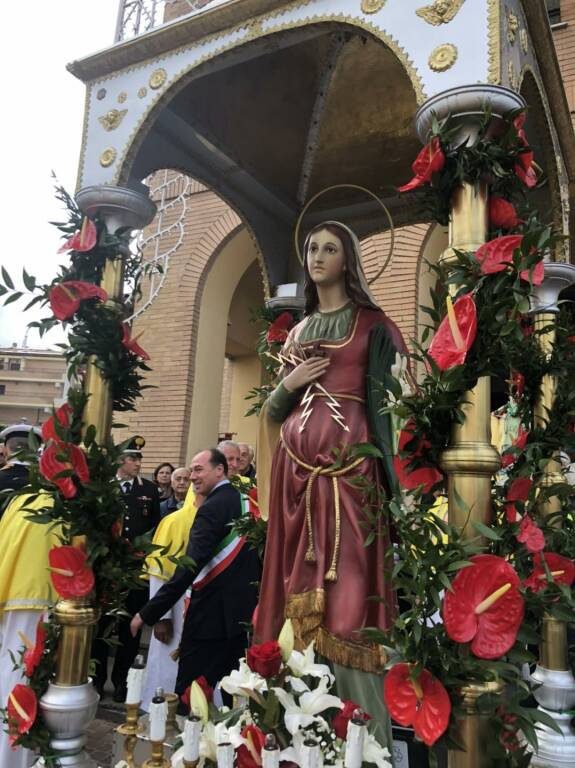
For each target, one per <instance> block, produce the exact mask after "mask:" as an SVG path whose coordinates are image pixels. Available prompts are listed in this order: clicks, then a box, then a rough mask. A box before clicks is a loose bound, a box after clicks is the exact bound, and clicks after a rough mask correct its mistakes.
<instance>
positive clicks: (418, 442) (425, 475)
mask: <svg viewBox="0 0 575 768" xmlns="http://www.w3.org/2000/svg"><path fill="white" fill-rule="evenodd" d="M413 430H414V422H413V421H412V420H410V421H408V422H407V424H406V425H405V427H404V428H403V429H402V430H401V432H400V435H399V445H398V452H399V453H400V454H401V453H402V452H404V451H406V450H411V449H408V448H407V446H408V445H409V444H410V443H411V444H412V445H413V449H412V450H411V452H410V454H409V455H408V456H406V457H405V458H401V456H394V457H393V468H394V469H395V474H396V475H397V479H398V481H399V483H400V485H401V486H402V488H407V489H410V490H412V489H414V488H418V487H419V486H420V485H423V492H424V493H429V491H430V490H431V489H432V488H433V486H434V485H435V484H436V483H438V482H439V481H440V480H441V478H442V477H443V475H442V474H441V472H440V471H439V470H438V469H437V467H430V466H427V467H425V466H417V467H414V468H413V469H411V468H410V467H411V464H412V462H413V460H414V459H418V458H421V457H422V456H423V455H424V454H425V452H426V450H427V449H428V448H429V445H430V444H429V440H427V439H426V437H425V436H424V435H422V436H420V437H418V436H416V435H415V433H414V431H413ZM412 441H413V442H412Z"/></svg>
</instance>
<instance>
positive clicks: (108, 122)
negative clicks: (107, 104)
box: [98, 109, 128, 131]
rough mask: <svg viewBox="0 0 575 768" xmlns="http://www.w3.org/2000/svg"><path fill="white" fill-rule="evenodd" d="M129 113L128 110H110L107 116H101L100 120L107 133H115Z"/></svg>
mask: <svg viewBox="0 0 575 768" xmlns="http://www.w3.org/2000/svg"><path fill="white" fill-rule="evenodd" d="M127 112H128V110H127V109H109V110H108V111H107V112H106V114H105V115H100V117H99V118H98V120H99V121H100V123H101V125H102V126H103V128H104V130H105V131H113V130H115V129H116V128H117V127H118V126H119V125H120V123H121V122H122V120H123V119H124V117H125V116H126V114H127Z"/></svg>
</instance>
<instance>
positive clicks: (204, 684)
mask: <svg viewBox="0 0 575 768" xmlns="http://www.w3.org/2000/svg"><path fill="white" fill-rule="evenodd" d="M194 682H196V683H197V684H198V685H199V686H200V688H201V689H202V691H203V692H204V696H205V697H206V701H207V702H208V703H209V702H210V701H213V700H214V689H213V688H212V686H211V685H210V684H209V683H208V681H207V680H206V678H205V677H204V676H203V675H200V677H197V678H196V679H195V680H194ZM191 688H192V686H191V685H188V687H187V688H186V690H185V691H184V692H183V693H182V695H181V696H180V700H181V701H182V702H183V703H184V704H185V705H186V709H187V710H188V711H189V709H190V690H191Z"/></svg>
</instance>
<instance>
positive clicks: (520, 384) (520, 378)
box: [509, 371, 525, 430]
mask: <svg viewBox="0 0 575 768" xmlns="http://www.w3.org/2000/svg"><path fill="white" fill-rule="evenodd" d="M509 385H510V388H511V394H512V395H513V396H514V397H523V393H524V392H525V376H524V375H523V374H522V373H520V372H519V371H512V372H511V379H510V380H509ZM519 429H520V430H521V427H519Z"/></svg>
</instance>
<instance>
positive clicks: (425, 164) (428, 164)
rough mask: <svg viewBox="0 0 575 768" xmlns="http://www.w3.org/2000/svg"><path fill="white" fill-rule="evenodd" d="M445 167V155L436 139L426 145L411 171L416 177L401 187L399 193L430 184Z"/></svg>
mask: <svg viewBox="0 0 575 768" xmlns="http://www.w3.org/2000/svg"><path fill="white" fill-rule="evenodd" d="M444 165H445V155H444V154H443V151H442V149H441V144H440V143H439V139H438V138H437V137H435V138H434V139H432V140H431V141H430V142H429V144H426V145H425V146H424V147H423V149H422V150H421V152H420V153H419V154H418V156H417V157H416V158H415V160H414V162H413V165H412V166H411V169H412V171H413V173H414V174H415V176H414V177H413V179H412V180H411V181H409V182H408V183H407V184H404V185H403V187H399V192H407V191H408V190H410V189H415V188H416V187H420V186H421V185H422V184H428V183H429V182H430V181H431V177H432V176H433V174H434V173H435V172H437V171H441V170H442V168H443V166H444Z"/></svg>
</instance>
